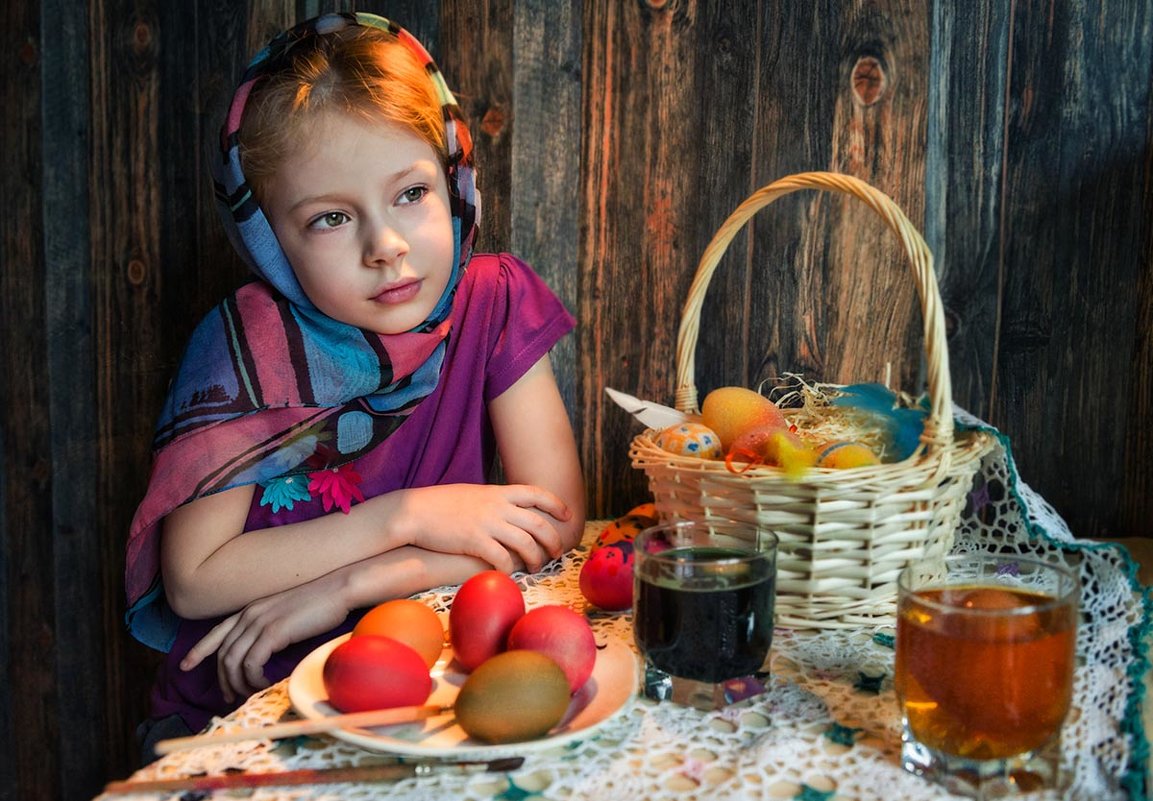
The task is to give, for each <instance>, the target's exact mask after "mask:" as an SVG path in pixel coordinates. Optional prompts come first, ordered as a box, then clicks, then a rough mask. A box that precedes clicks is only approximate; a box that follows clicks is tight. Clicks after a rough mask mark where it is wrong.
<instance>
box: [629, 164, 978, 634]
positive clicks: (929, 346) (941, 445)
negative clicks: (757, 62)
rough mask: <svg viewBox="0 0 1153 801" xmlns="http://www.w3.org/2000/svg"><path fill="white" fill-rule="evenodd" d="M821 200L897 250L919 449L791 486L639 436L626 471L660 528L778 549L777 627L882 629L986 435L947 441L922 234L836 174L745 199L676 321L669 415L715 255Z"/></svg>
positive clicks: (685, 394)
mask: <svg viewBox="0 0 1153 801" xmlns="http://www.w3.org/2000/svg"><path fill="white" fill-rule="evenodd" d="M799 189H823V190H830V191H835V192H843V193H845V194H848V195H851V196H853V197H855V198H857V199H859V200H861V201H862V202H864V203H865V204H867V205H868V206H869V207H870V208H872V209H873V210H874V211H875V212H877V214H879V215H880V216H881V218H882V219H883V220H884V221H885V223H886V224H887V225H888V227H889V228H890V229H892V231H893V232H894V233H895V234H896V235H897V236H898V237H899V238H900V240H901V244H902V245H903V246H904V249H905V251H906V253H907V254H908V256H909V259H910V261H911V264H912V268H913V278H914V280H915V281H916V285H917V290H918V292H919V295H920V300H921V308H922V315H923V319H924V347H925V356H926V362H927V378H928V397H929V403H930V407H929V411H928V414H927V417H926V420H925V427H924V431H923V434H922V437H921V444H920V446H919V447H918V448H917V450H916V452H914V453H913V455H912V456H910V457H909V458H907V459H905V460H903V461H900V462H895V463H889V464H880V465H874V466H868V467H858V468H853V469H849V470H835V469H826V468H810V469H809V470H808V471H806V473H805V474H804V476H802V477H800V478H794V477H786V476H785V475H784V473H783V472H782V471H781V470H780V469H779V468H776V467H772V466H763V465H762V466H759V467H753V468H751V469H749V470H747V471H746V472H743V473H734V472H732V471H730V470H729V469H728V468H727V467H726V465H725V463H724V462H723V461H715V460H706V459H697V458H692V457H686V456H679V455H676V454H673V453H669V452H668V451H665V450H663V449H661V448H660V447H658V446H657V445H656V443H655V441H654V437H655V435H656V433H657V432H656V431H654V430H652V429H650V430H647V431H645V432H643V433H642V434H640V435H638V436H637V437H635V438H634V439H633V442H632V446H631V448H630V449H629V455H630V457H631V458H632V464H633V466H634V467H636V468H640V469H642V470H644V471H645V473H646V475H647V477H648V481H649V487H650V489H651V490H652V493H653V499H654V501H655V503H656V506H657V511H658V513H659V514H660V515H661V516H662V517H663V518H666V519H672V520H676V519H684V520H709V519H726V520H737V521H743V522H748V523H756V524H758V525H760V526H762V527H764V528H768V529H770V530H772V531H774V532H776V534H777V536H778V537H779V538H780V547H779V552H778V556H777V605H776V610H777V623H778V625H784V626H793V627H803V628H842V627H853V626H861V625H866V626H867V625H881V624H891V623H892V622H893V620H894V614H895V611H896V595H897V591H896V582H897V574H898V573H899V572H900V571H901V569H902V568H903V567H904V566H905V565H907V564H908V563H909V562H911V561H914V560H917V559H921V558H926V557H931V556H934V555H938V554H944V553H945V552H947V551H948V550H949V549H950V548H951V546H952V542H953V534H954V531H955V529H956V527H957V524H958V521H959V519H960V515H961V512H962V510H963V509H964V505H965V500H966V497H967V494H968V491H969V489H970V488H971V485H972V481H973V477H974V475H975V473H976V471H977V469H978V468H979V466H980V462H981V457H982V456H983V455H984V454H985V453H986V452H987V451H988V449H989V448H990V447H991V445H992V440H991V438H990V437H988V436H987V435H985V434H982V433H978V432H969V433H965V434H963V435H955V434H954V430H953V410H952V401H951V396H952V387H951V382H950V378H949V354H948V349H947V345H946V341H945V325H944V317H943V315H942V312H941V300H940V294H939V292H938V289H937V282H936V277H935V275H934V273H933V259H932V254H931V253H930V252H929V249H928V247H927V246H926V245H925V242H924V240H923V239H922V238H921V235H920V234H919V233H918V232H917V230H916V229H915V228H914V227H913V225H912V224H911V223H910V222H909V220H908V218H906V217H905V215H904V213H903V212H902V211H901V210H900V208H898V207H897V206H896V205H895V204H894V203H893V201H892V200H890V199H889V198H888V197H887V196H885V195H884V194H883V193H881V192H879V191H878V190H876V189H874V188H873V187H871V186H869V185H868V184H866V183H864V182H862V181H860V180H858V179H856V178H852V177H850V176H847V175H838V174H834V173H821V172H813V173H802V174H798V175H792V176H788V177H785V178H782V179H780V180H778V181H775V182H774V183H772V184H769V185H768V186H765V187H763V188H761V189H760V190H758V191H757V192H755V193H754V194H753V195H751V196H750V197H749V198H748V199H747V200H746V201H745V202H744V203H742V204H741V205H740V206H739V207H738V208H737V209H736V210H735V211H734V212H733V213H732V215H730V216H729V218H728V219H727V220H726V221H725V222H724V224H723V225H722V226H721V227H720V229H719V230H718V231H717V233H716V234H715V235H714V237H713V240H712V242H710V243H709V246H708V247H707V248H706V249H705V252H704V255H703V256H702V257H701V261H700V264H699V265H698V267H697V273H696V277H695V278H694V280H693V283H692V286H691V287H690V289H689V297H688V300H687V301H686V303H685V306H684V310H683V313H682V316H681V327H680V333H679V335H678V339H677V385H676V400H675V404H676V407H677V409H679V410H680V411H683V412H688V413H697V412H698V406H697V389H696V386H695V384H694V373H695V358H694V352H695V350H696V345H697V334H698V330H699V325H700V315H701V306H702V304H703V302H704V296H705V292H706V290H707V289H708V285H709V281H710V279H711V278H712V275H713V272H714V270H715V269H716V267H717V263H718V262H719V261H720V259H721V256H723V255H724V252H725V249H726V248H727V247H728V245H729V242H730V241H731V240H732V238H733V237H734V236H735V235H736V233H737V232H738V231H739V230H740V229H741V228H742V227H743V226H744V224H745V223H746V222H747V221H748V220H749V219H750V218H751V217H752V216H753V215H754V214H756V212H758V211H759V210H760V209H762V208H764V207H765V206H767V205H768V204H770V203H772V202H773V201H774V200H776V199H777V198H779V197H781V196H782V195H787V194H790V193H792V192H795V191H797V190H799Z"/></svg>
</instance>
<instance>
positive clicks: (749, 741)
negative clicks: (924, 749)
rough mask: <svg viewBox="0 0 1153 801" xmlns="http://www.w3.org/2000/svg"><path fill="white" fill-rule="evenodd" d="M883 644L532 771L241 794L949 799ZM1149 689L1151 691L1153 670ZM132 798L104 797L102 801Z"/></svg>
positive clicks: (798, 666) (275, 690) (788, 648)
mask: <svg viewBox="0 0 1153 801" xmlns="http://www.w3.org/2000/svg"><path fill="white" fill-rule="evenodd" d="M603 525H604V521H592V522H590V523H589V525H588V527H587V528H586V537H585V543H584V546H583V547H582V548H580V549H578V550H577V551H576V552H574V554H571V555H569V556H567V557H565V559H564V560H562V561H561V562H559V563H557V564H555V565H554V566H553V567H552V568H551V570H550V571H546V572H545V573H544V574H541V575H537V576H527V577H521V579H520V583H521V585H522V589H524V590H525V595H526V602H527V604H528V606H529V607H530V608H531V607H533V606H537V605H542V604H544V603H564V604H566V605H569V606H572V607H574V608H580V609H581V610H582V611H589V610H588V609H587V606H586V605H585V604H584V601H583V598H581V597H580V595H579V584H578V574H579V568H580V566H581V564H583V559H584V556H585V555H586V554H587V546H588V545H589V544H590V543H591V541H592V538H593V537H595V534H596V533H597V532H599V531H600V529H601V528H602V527H603ZM1123 544H1125V545H1126V547H1127V549H1128V550H1129V552H1130V553H1131V554H1132V555H1133V557H1134V559H1135V560H1136V561H1137V562H1138V563H1139V565H1140V576H1141V580H1142V582H1144V583H1148V582H1149V580H1150V578H1151V577H1153V540H1131V541H1130V540H1126V541H1123ZM450 597H451V596H450V595H448V594H447V591H446V594H444V595H440V596H437V595H436V594H431V595H429V596H428V597H427V600H429V601H430V602H432V603H433V606H434V608H437V609H438V613H441V614H444V613H445V612H446V609H447V607H446V606H445V605H444V602H445V601H446V600H448V599H449V598H450ZM438 604H439V606H438ZM589 619H590V622H591V623H592V624H593V628H594V631H595V633H596V635H597V639H598V642H601V643H602V644H603V643H604V641H605V640H606V639H613V640H619V641H622V642H626V643H628V645H629V646H630V647H631V646H632V642H631V635H630V633H629V632H630V629H629V626H630V622H629V618H628V615H627V613H618V614H605V613H595V612H594V613H590V614H589ZM885 639H886V635H885V633H884V632H883V631H881V632H878V631H876V630H870V631H858V632H844V631H840V632H835V633H834V632H797V631H790V630H781V629H778V630H777V632H776V634H775V638H774V644H773V654H772V662H771V668H772V676H773V682H774V683H773V685H772V687H771V688H770V690H769V692H768V693H767V694H765V695H762V696H758V697H755V698H752V699H749V700H746V701H743V702H741V703H739V704H736V705H734V706H733V707H731V708H729V709H726V710H721V711H718V712H699V711H697V710H691V709H685V708H681V707H676V706H675V705H672V704H668V703H662V704H655V703H653V702H650V701H647V700H644V699H641V698H637V699H635V700H634V701H633V702H631V703H630V704H628V705H626V708H625V709H624V710H623V712H622V714H620V715H618V716H617V717H616V718H614V719H613V720H612V721H610V722H609V723H608V724H606V725H605V726H604V727H603V728H601V729H600V730H598V733H597V735H596V736H594V737H592V738H590V739H588V740H586V741H577V742H575V743H568V744H566V745H564V746H560V747H558V748H555V749H544V750H541V751H531V752H528V753H526V754H524V756H526V761H525V763H524V765H523V766H522V767H521V768H520V769H518V770H515V771H511V772H505V773H499V774H480V775H471V776H467V777H462V776H458V775H450V774H446V773H438V774H435V775H432V776H422V777H420V778H416V779H403V780H401V781H399V782H385V783H376V784H355V785H354V784H347V783H345V784H326V785H323V786H321V785H313V786H308V787H293V788H279V789H278V788H261V789H258V790H255V791H244V792H245V793H246V795H245V797H251V798H254V799H280V800H281V801H288V799H294V800H295V801H319V799H324V800H325V801H336V800H337V799H341V800H344V799H376V798H402V799H426V798H427V799H447V798H454V799H456V798H460V799H477V800H484V801H487V799H498V800H499V801H521V799H525V798H529V797H533V798H537V797H539V798H542V799H547V798H558V799H559V798H570V799H585V798H587V799H592V798H606V799H607V798H617V799H622V798H629V797H630V796H632V797H636V798H638V799H639V798H646V799H650V798H658V799H659V798H678V799H679V798H700V799H706V798H707V799H714V798H734V799H745V798H750V799H751V798H758V799H777V798H779V799H796V800H797V801H834V799H872V798H877V799H881V798H898V797H899V798H903V799H909V800H910V801H915V800H916V799H948V798H952V796H950V795H949V794H947V793H944V792H943V791H941V790H939V789H938V788H935V787H932V786H931V785H928V784H927V783H926V782H924V781H922V780H920V779H918V778H917V777H914V776H911V775H909V774H906V773H904V772H903V771H901V770H900V768H899V766H898V760H897V756H898V754H899V750H900V746H899V719H898V714H897V707H896V701H895V696H894V695H893V691H892V682H891V678H887V676H888V673H887V671H891V655H892V650H891V639H890V640H888V642H886V641H885ZM886 646H888V647H886ZM1144 678H1145V683H1146V686H1147V687H1149V685H1150V680H1149V676H1148V672H1146V675H1145V677H1144ZM286 684H287V683H286V682H282V683H280V684H278V685H275V686H274V687H272V688H270V689H269V690H266V691H264V692H262V693H258V694H257V695H255V696H253V697H252V698H250V699H249V700H248V702H246V704H245V705H244V706H243V707H241V709H240V710H238V711H237V712H235V713H233V714H232V715H230V716H228V717H227V718H224V719H220V720H217V721H214V722H213V724H212V725H211V726H210V730H212V731H214V732H219V733H223V732H227V731H231V730H235V729H238V728H245V727H251V726H262V725H269V724H272V723H275V722H278V721H279V720H281V719H293V718H294V717H296V715H295V713H294V711H293V709H292V705H291V702H290V700H289V698H288V694H287V687H286ZM1151 697H1153V687H1150V690H1149V692H1148V693H1147V694H1146V703H1145V706H1144V720H1145V722H1146V731H1149V730H1150V729H1149V723H1150V722H1151V721H1153V714H1151V713H1150V698H1151ZM393 761H396V760H395V757H394V756H393V755H388V754H384V753H380V752H378V751H375V750H365V749H362V748H360V747H358V746H357V745H354V744H350V743H349V742H346V741H343V740H339V739H333V738H330V737H326V736H315V737H298V738H292V739H288V740H276V741H270V740H251V741H247V742H246V743H241V744H229V745H224V744H220V745H213V746H210V747H207V748H199V749H195V750H191V751H185V752H178V753H174V754H171V755H169V756H166V757H164V758H163V759H161V760H159V761H157V762H156V763H154V764H152V765H149V766H147V767H145V768H143V769H141V770H140V771H137V773H136V774H134V775H133V776H132V777H131V778H132V780H133V781H145V780H156V779H172V778H181V777H187V776H195V775H217V774H223V773H228V772H234V771H238V770H240V771H246V772H250V773H264V772H270V771H282V770H298V769H302V768H305V769H326V768H332V767H339V766H349V765H366V764H378V763H382V762H393ZM402 761H403V760H402ZM409 761H411V759H409ZM248 793H251V795H248ZM122 797H125V796H121V795H118V794H105V795H102V796H100V801H112V799H114V798H122ZM131 797H132V798H136V799H157V800H158V801H159V799H175V798H181V793H178V792H177V793H169V794H163V793H150V794H136V793H134V794H132V796H131ZM189 797H202V796H189ZM1045 797H1048V796H1045ZM1052 797H1054V798H1056V797H1058V796H1057V795H1055V794H1054V795H1053V796H1052ZM1117 797H1124V796H1123V795H1118V796H1117Z"/></svg>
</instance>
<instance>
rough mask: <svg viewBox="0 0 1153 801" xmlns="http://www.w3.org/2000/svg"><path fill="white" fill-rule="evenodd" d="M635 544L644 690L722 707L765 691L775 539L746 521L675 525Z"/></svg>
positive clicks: (636, 616) (635, 631)
mask: <svg viewBox="0 0 1153 801" xmlns="http://www.w3.org/2000/svg"><path fill="white" fill-rule="evenodd" d="M633 548H634V550H633V553H634V559H635V562H634V565H633V575H634V592H633V634H634V637H635V639H636V644H637V648H638V649H639V650H640V652H641V654H642V656H644V659H645V683H644V684H645V695H646V696H648V697H649V698H654V699H658V700H666V699H667V700H672V701H674V702H676V703H681V704H685V705H688V706H694V707H697V708H701V709H716V708H720V707H723V706H727V705H728V704H731V703H734V702H736V701H739V700H742V699H744V698H748V697H750V696H752V695H756V694H758V693H761V692H764V690H765V684H764V679H765V678H766V676H767V675H768V674H767V666H766V660H767V658H768V655H769V648H770V646H771V645H772V641H773V606H774V600H775V592H776V565H777V537H776V535H775V534H773V533H772V532H771V531H765V530H763V529H760V528H758V527H756V526H753V525H747V524H741V523H728V522H719V521H709V522H707V523H697V522H677V523H669V524H665V525H659V526H655V527H653V528H649V529H645V530H644V531H642V532H641V533H640V534H638V535H637V537H636V540H635V541H634V545H633Z"/></svg>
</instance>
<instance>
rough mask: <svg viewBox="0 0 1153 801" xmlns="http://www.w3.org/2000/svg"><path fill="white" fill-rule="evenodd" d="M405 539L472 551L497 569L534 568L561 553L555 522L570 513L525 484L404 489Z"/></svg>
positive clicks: (431, 547) (443, 550) (444, 549)
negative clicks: (408, 535)
mask: <svg viewBox="0 0 1153 801" xmlns="http://www.w3.org/2000/svg"><path fill="white" fill-rule="evenodd" d="M402 503H403V507H404V508H403V512H402V513H403V514H404V516H405V518H407V520H408V523H407V524H406V525H409V526H411V529H410V531H411V535H410V538H409V541H410V542H411V543H412V544H413V545H416V546H419V547H421V548H425V549H428V550H430V551H439V552H441V553H457V554H464V555H467V556H474V557H476V558H478V559H482V560H484V561H485V562H487V563H488V564H490V565H492V566H493V567H494V568H496V569H497V570H501V571H503V572H505V573H511V572H514V571H515V570H519V569H521V568H522V567H524V568H527V569H528V570H530V571H537V570H539V569H540V568H541V567H543V566H544V565H545V563H546V562H549V561H551V560H553V559H556V558H558V557H559V556H561V554H563V553H564V549H565V546H564V542H563V540H562V537H561V533H560V531H559V530H558V526H557V522H558V521H560V522H563V521H567V520H568V519H569V518H570V517H571V516H572V512H571V511H570V510H569V508H568V506H567V505H566V504H565V502H564V501H563V500H561V498H559V497H558V496H557V495H556V494H554V493H552V492H550V491H548V490H546V489H543V488H541V487H536V486H531V485H527V484H514V485H508V486H506V485H492V484H487V485H486V484H448V485H441V486H433V487H421V488H419V489H411V490H407V491H405V498H404V500H403V502H402Z"/></svg>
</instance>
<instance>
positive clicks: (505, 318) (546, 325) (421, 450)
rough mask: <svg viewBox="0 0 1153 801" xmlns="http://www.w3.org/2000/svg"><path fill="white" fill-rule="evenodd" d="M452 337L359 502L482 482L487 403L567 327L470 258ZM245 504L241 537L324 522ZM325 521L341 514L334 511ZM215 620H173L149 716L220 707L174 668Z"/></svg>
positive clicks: (351, 621) (193, 717) (297, 656)
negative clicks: (436, 376)
mask: <svg viewBox="0 0 1153 801" xmlns="http://www.w3.org/2000/svg"><path fill="white" fill-rule="evenodd" d="M451 317H452V329H451V334H450V335H449V339H448V348H447V351H446V354H445V361H444V366H443V370H442V372H441V376H440V381H439V383H438V384H437V387H436V389H435V390H434V391H433V392H432V394H431V395H429V396H428V397H427V398H425V399H424V400H423V401H421V403H420V405H419V406H418V407H417V408H416V410H415V411H414V412H413V413H412V414H411V415H410V416H409V418H408V419H407V420H406V421H405V422H404V424H403V425H401V427H400V428H399V429H398V430H397V431H396V433H394V434H393V435H392V436H390V437H389V438H388V439H386V440H385V441H384V442H383V443H382V444H381V445H380V446H378V447H377V448H376V449H375V450H373V451H371V452H369V453H368V454H366V455H364V456H362V457H360V458H359V459H357V460H356V462H355V463H354V465H353V467H354V468H355V469H356V471H357V472H358V473H359V474H360V475H361V477H362V479H363V481H362V482H361V484H360V485H359V487H360V490H361V491H362V492H363V493H364V495H365V497H366V498H371V497H374V496H376V495H380V494H383V493H386V492H391V491H393V490H397V489H404V488H409V487H426V486H432V485H437V484H457V483H471V484H483V483H485V479H486V476H487V474H488V471H489V469H490V467H491V465H492V461H493V457H494V454H495V441H494V437H493V432H492V425H491V423H490V421H489V418H488V411H487V406H488V402H489V401H491V400H492V399H493V398H496V397H497V396H498V395H500V394H501V393H503V392H504V391H505V390H506V389H508V388H509V387H511V386H512V385H513V384H514V383H516V381H517V380H518V379H519V378H520V377H521V376H523V375H524V374H525V372H527V371H528V369H529V368H530V367H532V365H533V364H535V363H536V362H537V361H538V360H539V359H540V358H541V357H542V356H544V355H545V354H547V353H548V351H549V350H550V349H551V348H552V346H553V345H555V344H556V342H557V341H558V340H560V338H561V337H563V336H564V335H565V334H566V333H568V332H569V331H570V330H572V328H573V326H574V324H575V321H574V320H573V318H572V316H571V315H570V314H569V313H568V311H567V310H565V308H564V306H563V305H562V304H561V302H560V301H559V300H558V299H557V297H556V296H555V295H554V294H553V292H552V291H551V290H550V289H549V288H548V286H547V285H545V283H544V282H543V281H542V280H541V279H540V278H539V277H538V276H537V275H536V274H535V273H534V272H533V271H532V270H531V269H530V268H529V267H528V266H527V265H526V264H525V263H524V262H522V261H520V260H519V259H517V258H516V257H514V256H511V255H509V254H500V255H492V254H477V255H475V256H473V258H472V261H471V262H470V263H469V266H468V270H467V271H466V272H465V274H464V276H463V278H462V279H461V283H460V287H459V289H458V291H457V293H456V297H455V299H454V301H453V307H452V314H451ZM261 497H262V493H261V491H260V488H259V487H257V491H256V493H255V494H254V496H253V503H252V508H251V509H250V510H249V514H248V520H247V522H246V524H245V531H252V530H257V529H262V528H267V527H270V526H278V525H285V524H287V523H294V522H298V521H301V520H308V519H311V518H313V517H317V516H319V515H321V514H325V512H324V510H323V507H322V504H321V501H320V499H319V498H315V499H313V500H310V501H296V502H295V503H293V508H292V509H291V510H289V509H286V508H280V509H279V511H277V512H275V513H274V512H273V511H272V509H273V507H272V505H270V504H269V505H261ZM332 514H341V512H340V511H339V510H337V511H334V512H332ZM363 611H364V610H358V611H357V612H354V613H353V614H350V615H349V616H348V618H347V619H346V620H345V621H344V623H343V624H341V625H340V626H338V627H337V628H335V629H333V630H332V631H329V632H327V633H325V634H322V635H319V636H317V637H314V638H311V639H309V640H306V641H303V642H299V643H295V644H293V645H292V646H289V647H288V648H286V649H284V650H283V651H280V652H278V653H276V654H274V655H273V656H272V658H271V659H270V660H269V662H268V664H267V665H266V666H265V669H264V672H265V676H266V678H267V679H268V680H269V681H271V682H276V681H279V680H281V679H283V678H285V677H287V676H288V675H289V674H290V673H291V672H292V669H293V668H294V667H295V666H296V664H297V663H298V662H299V661H300V660H301V659H303V658H304V657H305V656H306V655H307V654H308V653H309V652H311V651H312V650H313V649H314V648H316V647H317V646H318V645H320V644H322V643H324V642H327V641H328V640H330V639H332V638H333V637H336V636H338V635H339V634H343V633H345V632H347V631H349V630H351V628H352V627H353V625H355V622H356V620H358V619H359V617H360V615H361V614H362V613H363ZM221 619H222V618H214V619H208V620H181V621H180V626H179V630H178V633H177V635H176V640H175V642H174V643H173V646H172V650H171V651H170V652H169V653H168V654H167V655H166V657H165V660H164V662H163V664H162V665H161V668H160V672H159V675H158V677H157V682H156V684H155V686H154V687H153V690H152V709H151V714H152V716H153V718H155V719H159V718H164V717H167V716H170V715H173V714H176V715H179V716H180V717H181V718H182V719H183V721H184V722H185V724H186V725H187V726H188V728H189V729H190V730H192V731H199V730H200V729H202V728H203V727H204V726H205V725H206V724H207V723H208V722H209V720H210V719H211V717H212V716H214V715H223V714H227V713H228V712H229V711H231V710H232V709H233V708H235V707H236V706H239V702H237V703H234V704H231V705H230V704H228V703H226V702H225V701H224V698H223V696H222V694H221V692H220V686H219V684H218V683H217V679H216V659H215V657H210V658H208V659H206V660H204V661H203V662H202V663H201V664H200V665H198V666H197V667H196V668H195V669H193V670H191V671H188V672H185V671H182V670H180V667H179V664H180V660H181V659H182V658H183V657H184V655H185V654H186V653H187V652H188V651H189V650H190V649H191V648H192V646H193V645H195V644H196V643H197V642H198V641H199V640H200V639H201V638H202V637H203V636H204V635H205V634H207V633H208V631H209V630H210V629H211V628H212V627H213V626H215V625H216V624H217V623H218V622H220V620H221Z"/></svg>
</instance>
